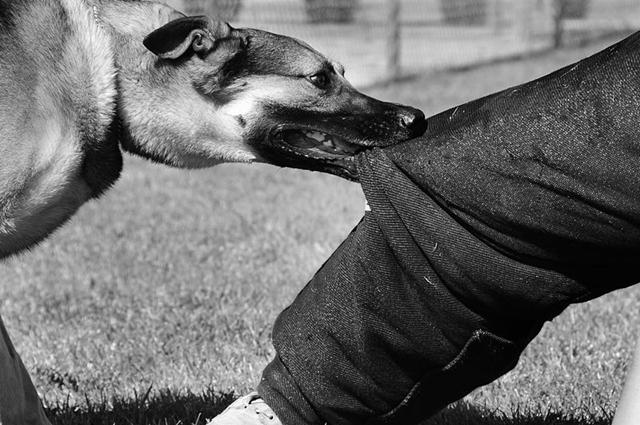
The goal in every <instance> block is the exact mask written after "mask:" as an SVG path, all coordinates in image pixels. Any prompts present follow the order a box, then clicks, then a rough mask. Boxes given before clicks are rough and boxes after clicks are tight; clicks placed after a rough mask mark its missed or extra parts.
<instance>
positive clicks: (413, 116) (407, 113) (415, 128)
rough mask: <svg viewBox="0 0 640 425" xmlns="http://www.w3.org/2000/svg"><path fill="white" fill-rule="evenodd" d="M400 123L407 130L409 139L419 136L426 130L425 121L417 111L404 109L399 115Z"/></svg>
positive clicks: (419, 111) (420, 112)
mask: <svg viewBox="0 0 640 425" xmlns="http://www.w3.org/2000/svg"><path fill="white" fill-rule="evenodd" d="M400 123H401V124H402V126H403V127H405V128H406V129H407V130H409V132H410V134H411V137H418V136H421V135H422V134H423V133H424V132H425V131H426V130H427V119H426V118H425V116H424V113H423V112H422V111H421V110H419V109H414V108H406V110H404V111H403V112H402V113H401V115H400Z"/></svg>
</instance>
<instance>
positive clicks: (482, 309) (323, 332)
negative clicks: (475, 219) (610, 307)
mask: <svg viewBox="0 0 640 425" xmlns="http://www.w3.org/2000/svg"><path fill="white" fill-rule="evenodd" d="M378 154H380V155H378ZM374 156H375V158H373V157H374ZM367 157H368V158H369V159H370V160H371V164H372V166H368V167H367V166H366V165H365V166H363V167H362V168H361V172H362V176H361V177H362V179H363V187H365V192H366V194H367V200H368V202H369V204H370V206H371V212H369V213H366V214H365V217H364V219H363V221H362V222H361V223H360V224H359V225H358V227H357V228H356V229H355V230H354V232H353V233H352V234H351V235H350V236H349V238H348V239H347V240H346V241H345V242H344V243H343V244H342V245H341V246H340V247H339V248H338V250H336V252H335V253H334V254H333V255H332V257H331V258H330V259H329V261H328V262H327V263H326V264H325V265H324V266H323V267H322V269H321V270H320V271H319V272H318V273H317V274H316V276H315V277H314V278H313V280H312V281H311V282H310V283H309V284H308V285H307V286H306V287H305V288H304V290H303V291H302V292H301V293H300V295H299V296H298V297H297V298H296V300H295V301H294V302H293V304H292V305H291V306H290V307H288V308H287V309H286V310H285V311H284V312H283V313H282V314H281V315H280V317H279V318H278V320H277V322H276V324H275V327H274V332H273V340H274V345H275V348H276V351H277V353H278V355H277V357H276V359H274V361H273V362H272V363H271V364H270V365H269V366H268V367H267V368H266V370H265V371H264V374H263V378H262V381H261V383H260V385H259V387H258V392H259V394H260V395H261V396H262V397H263V398H264V399H265V400H266V402H267V404H269V406H271V407H272V408H273V409H274V411H275V413H276V415H277V416H278V417H279V418H280V420H281V421H282V422H283V423H284V424H323V423H325V422H326V423H330V424H332V425H338V424H345V425H346V424H353V423H407V424H410V423H417V422H419V421H420V420H422V419H424V418H426V417H428V416H429V415H431V414H433V413H435V412H437V411H438V410H440V409H441V408H443V407H445V406H446V405H447V404H449V403H450V402H452V401H455V400H457V399H459V398H461V397H463V396H464V395H466V394H467V393H468V392H470V391H471V390H473V389H474V388H476V387H478V386H481V385H484V384H487V383H489V382H491V381H493V380H494V379H496V378H497V377H499V376H501V375H502V374H504V373H506V372H507V371H509V370H510V369H512V368H513V367H514V366H515V364H516V362H517V360H518V357H519V355H520V352H521V351H522V349H523V348H524V347H525V346H526V345H527V344H528V342H529V341H530V340H531V339H532V338H533V337H534V336H535V335H536V334H537V332H538V331H539V329H540V328H541V326H542V324H543V323H544V321H545V320H546V319H548V318H551V317H553V316H554V315H556V314H557V313H559V312H560V311H561V310H562V309H563V308H564V307H565V306H566V305H567V304H568V303H569V302H571V301H574V300H577V299H578V298H579V297H581V296H583V295H585V294H586V291H585V290H584V288H583V287H581V286H580V285H577V284H576V283H575V282H574V281H572V280H571V279H568V278H566V277H564V276H562V275H560V274H558V273H556V272H553V271H548V270H544V269H541V268H537V267H533V266H527V265H526V264H523V263H520V262H517V261H513V260H511V259H510V258H508V257H506V256H504V255H502V254H501V253H499V252H497V251H495V250H494V249H492V248H491V247H489V246H487V245H486V244H485V243H484V242H483V241H481V240H479V239H478V238H477V237H475V236H474V235H473V234H472V233H470V232H468V231H467V230H466V229H465V228H464V227H462V226H460V225H459V224H458V223H457V222H456V221H455V219H454V218H453V217H451V216H450V215H449V214H448V213H447V212H445V211H444V210H443V209H441V208H440V207H439V206H438V205H437V204H436V203H435V202H434V201H433V200H431V199H430V197H428V196H427V197H425V196H424V193H422V192H421V191H420V190H419V189H418V188H417V187H416V186H415V185H414V184H413V183H412V182H411V181H410V180H409V179H408V178H406V177H405V176H404V175H403V174H402V173H399V172H398V170H397V168H395V166H394V165H393V164H392V163H391V162H390V161H388V160H387V159H386V157H385V156H384V154H382V153H381V152H378V153H377V154H371V155H367ZM399 199H402V202H397V201H398V200H399ZM398 205H402V207H401V209H398Z"/></svg>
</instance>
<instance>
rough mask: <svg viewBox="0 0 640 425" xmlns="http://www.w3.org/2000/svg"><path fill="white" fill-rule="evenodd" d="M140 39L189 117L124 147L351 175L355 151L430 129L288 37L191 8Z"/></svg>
mask: <svg viewBox="0 0 640 425" xmlns="http://www.w3.org/2000/svg"><path fill="white" fill-rule="evenodd" d="M144 45H145V46H146V47H147V49H148V50H150V51H151V52H153V53H154V54H155V57H156V60H155V62H154V64H153V67H154V71H155V72H157V75H158V77H156V78H157V79H158V83H159V84H165V85H169V86H170V87H172V88H171V89H168V90H169V91H171V90H173V89H175V88H177V89H178V90H179V94H178V95H176V96H175V97H176V98H174V99H171V96H172V94H171V93H168V98H169V99H170V100H171V101H172V102H173V105H174V106H173V109H174V110H173V111H172V114H173V116H174V118H175V117H176V116H177V115H179V114H180V112H181V111H180V108H182V109H183V111H182V112H183V115H184V116H183V118H181V120H184V122H180V123H174V122H167V125H168V126H177V127H180V129H179V130H178V132H182V133H185V132H186V134H187V135H188V137H185V138H184V140H181V141H179V143H177V142H175V143H173V144H172V146H171V148H170V149H168V148H167V146H159V145H154V143H153V142H151V141H149V142H146V143H143V144H140V145H138V146H125V147H127V148H128V149H130V150H134V151H143V152H139V153H142V154H143V155H145V156H151V157H154V158H156V159H158V158H159V159H160V160H162V161H163V162H167V163H170V164H173V165H177V166H184V167H202V166H208V165H211V164H213V163H216V162H229V161H252V160H256V161H262V162H269V163H272V164H275V165H280V166H287V167H295V168H304V169H310V170H318V171H325V172H330V173H333V174H337V175H340V176H343V177H347V178H352V179H354V178H357V174H356V170H355V167H354V165H353V156H354V155H355V154H356V153H358V152H360V151H362V150H364V149H367V148H370V147H374V146H386V145H390V144H394V143H397V142H401V141H404V140H407V139H410V138H413V137H417V136H419V135H421V134H422V133H423V132H424V131H425V129H426V121H425V118H424V114H422V112H420V111H419V110H416V109H414V108H410V107H407V106H402V105H398V104H392V103H386V102H382V101H379V100H376V99H373V98H371V97H368V96H365V95H364V94H362V93H360V92H359V91H357V90H356V89H354V88H353V87H352V86H351V85H350V84H349V83H348V82H347V80H346V79H345V78H344V70H343V68H342V66H341V65H339V64H338V63H336V62H333V61H331V60H329V59H327V58H326V57H324V56H323V55H321V54H320V53H318V52H317V51H315V50H314V49H312V48H311V47H310V46H308V45H307V44H305V43H303V42H301V41H298V40H295V39H292V38H289V37H285V36H281V35H277V34H272V33H268V32H265V31H259V30H254V29H235V28H232V27H230V26H229V25H228V24H226V23H223V22H216V21H213V20H211V19H209V18H206V17H185V18H180V19H176V20H173V21H171V22H169V23H168V24H166V25H164V26H163V27H161V28H159V29H157V30H155V31H154V32H152V33H151V34H149V35H148V36H147V37H146V38H145V40H144ZM176 108H177V110H175V109H176ZM194 116H197V117H198V118H197V120H195V121H194V119H193V118H194ZM168 121H173V118H172V119H170V120H168ZM168 131H169V130H168ZM176 133H177V132H176ZM175 137H180V136H178V135H177V134H176V136H175ZM154 149H155V150H156V151H155V152H149V150H154ZM145 150H146V151H145Z"/></svg>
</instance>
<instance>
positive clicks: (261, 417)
mask: <svg viewBox="0 0 640 425" xmlns="http://www.w3.org/2000/svg"><path fill="white" fill-rule="evenodd" d="M207 425H282V422H280V419H278V417H277V416H276V414H275V413H273V410H271V408H270V407H269V405H268V404H267V403H266V402H265V401H264V400H263V399H262V397H260V396H259V395H258V393H256V392H252V393H250V394H247V395H246V396H244V397H240V398H239V399H237V400H236V401H234V402H233V403H231V404H230V405H229V407H227V408H226V409H225V410H224V411H223V412H222V413H220V414H219V415H218V416H216V417H215V418H213V419H212V420H211V421H210V422H209V423H208V424H207Z"/></svg>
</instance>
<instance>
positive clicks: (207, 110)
mask: <svg viewBox="0 0 640 425" xmlns="http://www.w3.org/2000/svg"><path fill="white" fill-rule="evenodd" d="M96 1H97V3H96V5H97V22H99V23H100V25H101V26H102V27H103V28H104V29H105V31H106V32H108V33H109V36H110V38H111V44H112V46H113V51H114V56H115V58H114V61H115V65H116V69H117V83H118V97H117V105H118V107H117V113H116V117H115V119H116V120H117V123H118V125H117V128H119V141H120V146H121V147H122V148H123V149H124V150H126V151H128V152H130V153H134V154H137V155H140V156H143V157H145V158H148V159H152V160H154V161H157V162H161V163H164V164H167V165H172V166H177V167H182V168H201V167H208V166H211V165H215V164H217V163H221V162H251V161H253V160H254V159H255V156H254V155H253V154H252V153H249V152H247V149H244V148H243V147H241V146H240V145H241V142H242V140H239V136H238V134H239V132H240V130H241V128H239V126H240V124H238V122H237V120H236V119H235V118H233V117H232V116H230V115H225V114H220V113H218V112H219V111H218V109H217V108H218V107H217V106H216V105H215V103H214V102H212V101H209V100H206V99H204V97H203V96H199V95H198V93H197V92H196V91H195V89H194V82H193V75H194V74H197V73H198V70H197V69H194V68H193V67H198V66H201V65H198V64H194V63H191V62H189V61H184V62H178V63H168V62H162V61H158V59H157V57H156V56H155V55H154V54H153V53H151V52H150V51H148V50H147V49H146V48H145V47H144V44H143V40H144V38H145V37H146V36H147V35H148V34H150V33H151V32H152V31H154V30H156V29H157V28H160V27H162V26H163V25H164V24H166V23H168V22H170V21H171V20H174V19H177V18H180V17H183V16H184V15H183V14H182V13H180V12H177V11H176V10H174V9H172V8H170V7H168V6H166V5H163V4H159V3H155V2H147V1H121V0H96ZM239 146H240V147H239Z"/></svg>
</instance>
